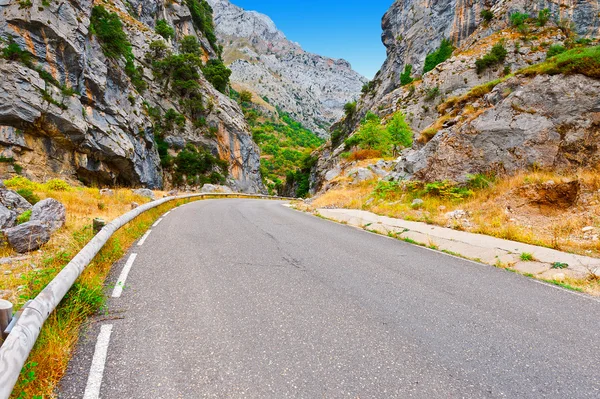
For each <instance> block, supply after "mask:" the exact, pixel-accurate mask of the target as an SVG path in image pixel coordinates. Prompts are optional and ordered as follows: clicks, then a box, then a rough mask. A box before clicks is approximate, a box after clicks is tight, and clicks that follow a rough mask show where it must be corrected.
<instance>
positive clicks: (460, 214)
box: [445, 209, 469, 219]
mask: <svg viewBox="0 0 600 399" xmlns="http://www.w3.org/2000/svg"><path fill="white" fill-rule="evenodd" d="M445 216H446V219H464V218H467V217H469V212H467V211H463V210H462V209H457V210H455V211H452V212H448V213H446V215H445Z"/></svg>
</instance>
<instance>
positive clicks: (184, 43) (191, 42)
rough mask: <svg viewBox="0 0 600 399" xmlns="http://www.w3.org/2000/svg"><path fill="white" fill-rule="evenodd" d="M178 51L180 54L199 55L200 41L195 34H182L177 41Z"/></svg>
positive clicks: (200, 52) (200, 51)
mask: <svg viewBox="0 0 600 399" xmlns="http://www.w3.org/2000/svg"><path fill="white" fill-rule="evenodd" d="M179 52H180V53H181V54H194V55H198V56H199V55H201V54H202V50H201V49H200V43H198V39H197V38H196V36H192V35H188V36H184V37H183V39H181V41H180V42H179Z"/></svg>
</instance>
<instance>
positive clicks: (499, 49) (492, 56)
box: [475, 42, 508, 73]
mask: <svg viewBox="0 0 600 399" xmlns="http://www.w3.org/2000/svg"><path fill="white" fill-rule="evenodd" d="M507 55H508V51H506V48H504V44H503V43H502V42H499V43H496V44H495V45H494V47H492V49H491V50H490V52H489V53H487V54H486V55H484V56H483V57H481V58H479V59H477V60H476V61H475V67H476V68H477V73H481V72H483V71H484V70H485V69H487V68H489V67H491V66H493V65H497V64H501V63H503V62H504V60H506V56H507Z"/></svg>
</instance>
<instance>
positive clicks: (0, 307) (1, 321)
mask: <svg viewBox="0 0 600 399" xmlns="http://www.w3.org/2000/svg"><path fill="white" fill-rule="evenodd" d="M12 312H13V304H12V303H10V302H9V301H7V300H4V299H0V345H2V342H4V339H5V338H6V336H7V335H8V334H5V333H4V330H6V328H7V327H8V325H9V324H10V321H11V320H12Z"/></svg>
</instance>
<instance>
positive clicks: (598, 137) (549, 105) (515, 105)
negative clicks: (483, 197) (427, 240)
mask: <svg viewBox="0 0 600 399" xmlns="http://www.w3.org/2000/svg"><path fill="white" fill-rule="evenodd" d="M508 92H511V94H509V95H508V96H506V97H503V96H502V94H503V93H508ZM598 93H600V81H599V80H597V79H592V78H588V77H585V76H582V75H573V76H562V75H555V76H548V75H545V76H544V75H542V76H537V77H535V78H533V79H529V78H523V77H521V78H512V79H509V80H508V81H506V82H504V83H502V84H500V85H498V86H496V88H495V89H494V90H493V91H492V92H491V93H490V94H488V95H487V96H486V97H485V99H484V101H487V102H488V103H489V104H490V105H491V104H493V107H490V108H489V109H488V110H487V111H485V112H483V113H482V114H481V115H480V116H479V117H477V118H476V119H474V120H473V121H471V122H468V123H465V124H463V125H461V126H459V127H449V128H446V129H443V130H441V131H440V132H438V134H437V135H436V136H435V137H434V138H433V139H432V140H431V141H430V142H429V143H427V144H426V145H425V146H424V147H422V148H419V149H416V148H415V149H412V150H409V151H408V152H407V153H405V154H403V157H402V159H401V161H400V162H399V163H398V166H397V167H396V171H397V172H398V173H400V175H401V177H404V178H416V179H419V180H426V181H434V180H444V179H451V180H454V181H459V182H461V181H466V179H467V175H468V174H475V173H486V172H491V173H495V174H498V175H503V174H512V173H514V172H516V171H518V170H524V169H527V168H530V167H532V166H534V165H536V166H538V167H541V168H544V169H553V170H568V169H576V168H578V167H586V166H592V167H593V166H597V165H599V164H600V148H599V143H600V96H598Z"/></svg>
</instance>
